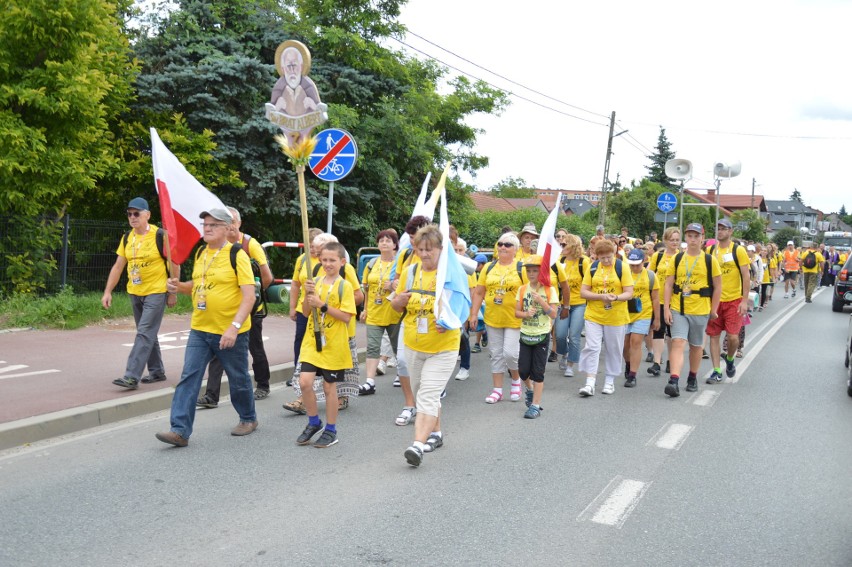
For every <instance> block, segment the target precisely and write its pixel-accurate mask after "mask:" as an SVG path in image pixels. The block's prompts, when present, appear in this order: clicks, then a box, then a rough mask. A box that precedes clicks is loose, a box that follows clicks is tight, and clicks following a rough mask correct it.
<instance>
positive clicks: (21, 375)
mask: <svg viewBox="0 0 852 567" xmlns="http://www.w3.org/2000/svg"><path fill="white" fill-rule="evenodd" d="M24 368H26V366H24ZM55 372H61V370H56V369H55V368H54V369H51V370H35V371H33V372H21V373H19V374H6V375H4V376H0V380H5V379H6V378H23V377H24V376H36V375H37V374H53V373H55Z"/></svg>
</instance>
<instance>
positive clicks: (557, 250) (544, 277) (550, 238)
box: [535, 193, 562, 285]
mask: <svg viewBox="0 0 852 567" xmlns="http://www.w3.org/2000/svg"><path fill="white" fill-rule="evenodd" d="M561 200H562V194H561V193H560V194H559V195H558V196H557V197H556V205H554V207H553V210H552V211H550V215H549V216H548V217H547V220H546V221H544V226H542V227H541V236H539V239H538V248H537V249H536V251H535V253H536V254H537V255H539V256H541V269H540V270H539V271H538V281H539V283H540V284H541V285H551V283H550V274H551V273H552V272H551V270H550V266H552V265H553V264H555V263H556V261H557V260H559V256H561V255H562V246H560V245H559V243H558V242H556V219H557V218H558V217H559V210H560V207H559V203H560V201H561Z"/></svg>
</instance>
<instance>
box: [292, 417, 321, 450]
mask: <svg viewBox="0 0 852 567" xmlns="http://www.w3.org/2000/svg"><path fill="white" fill-rule="evenodd" d="M322 429H323V426H322V422H320V424H319V425H311V424H310V423H309V424H308V426H307V427H305V430H304V431H302V434H301V435H299V438H298V439H296V445H310V444H311V437H313V436H314V435H316V434H317V433H319V432H320V430H322Z"/></svg>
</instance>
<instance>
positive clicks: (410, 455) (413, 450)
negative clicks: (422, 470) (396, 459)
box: [403, 445, 423, 467]
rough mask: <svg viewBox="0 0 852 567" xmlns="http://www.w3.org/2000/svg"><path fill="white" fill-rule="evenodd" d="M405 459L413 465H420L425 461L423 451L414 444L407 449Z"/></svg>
mask: <svg viewBox="0 0 852 567" xmlns="http://www.w3.org/2000/svg"><path fill="white" fill-rule="evenodd" d="M403 454H404V455H405V460H406V461H408V464H409V465H411V466H412V467H419V466H420V463H422V462H423V451H421V450H420V449H418V448H417V447H415V446H414V445H412V446H411V447H409V448H408V449H406V450H405V453H403Z"/></svg>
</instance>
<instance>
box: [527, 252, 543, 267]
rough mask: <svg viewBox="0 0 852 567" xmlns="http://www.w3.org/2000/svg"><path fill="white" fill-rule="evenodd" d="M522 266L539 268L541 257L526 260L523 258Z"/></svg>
mask: <svg viewBox="0 0 852 567" xmlns="http://www.w3.org/2000/svg"><path fill="white" fill-rule="evenodd" d="M524 266H535V267H539V266H541V256H539V255H538V254H533V255H532V256H527V257H526V258H524Z"/></svg>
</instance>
